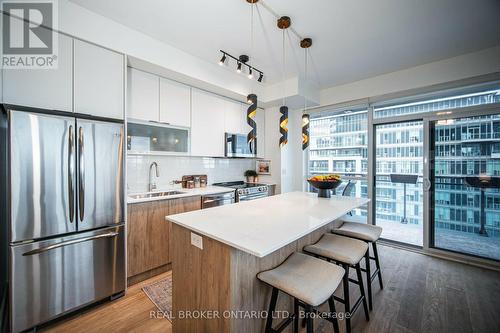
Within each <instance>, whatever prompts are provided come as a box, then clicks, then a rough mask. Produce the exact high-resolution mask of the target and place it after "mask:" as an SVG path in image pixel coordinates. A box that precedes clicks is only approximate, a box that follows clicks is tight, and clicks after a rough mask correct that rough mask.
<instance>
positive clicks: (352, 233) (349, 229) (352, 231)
mask: <svg viewBox="0 0 500 333" xmlns="http://www.w3.org/2000/svg"><path fill="white" fill-rule="evenodd" d="M332 232H333V233H335V234H337V235H342V236H346V237H351V238H355V239H359V240H362V241H364V242H366V243H367V244H368V251H367V255H366V257H365V266H366V267H365V268H364V269H363V268H362V269H361V270H362V271H363V272H366V280H367V283H366V285H367V287H368V304H369V306H370V310H372V309H373V302H372V283H373V281H374V280H375V278H376V277H377V276H378V282H379V284H380V289H384V285H383V283H382V271H381V270H380V262H379V257H378V251H377V240H378V239H379V238H380V235H381V234H382V228H381V227H379V226H376V225H372V224H366V223H358V222H344V223H343V224H342V225H341V226H340V227H339V228H337V229H333V230H332ZM370 244H371V245H372V248H373V257H371V256H370V246H369V245H370ZM370 259H371V260H374V261H375V271H374V272H373V273H371V268H370Z"/></svg>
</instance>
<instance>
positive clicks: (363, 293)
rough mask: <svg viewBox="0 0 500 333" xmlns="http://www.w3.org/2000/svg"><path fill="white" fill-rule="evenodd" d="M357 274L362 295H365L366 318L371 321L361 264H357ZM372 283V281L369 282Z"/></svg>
mask: <svg viewBox="0 0 500 333" xmlns="http://www.w3.org/2000/svg"><path fill="white" fill-rule="evenodd" d="M356 274H357V276H358V284H359V292H360V293H361V297H363V308H364V309H365V318H366V321H370V315H369V314H368V306H367V305H366V295H365V286H364V284H363V274H361V266H360V265H359V262H358V264H357V265H356ZM368 285H370V282H368Z"/></svg>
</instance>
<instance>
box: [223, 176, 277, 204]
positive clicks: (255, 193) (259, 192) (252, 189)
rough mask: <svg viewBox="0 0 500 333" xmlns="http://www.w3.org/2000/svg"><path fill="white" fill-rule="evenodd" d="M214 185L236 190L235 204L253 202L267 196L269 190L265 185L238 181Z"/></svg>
mask: <svg viewBox="0 0 500 333" xmlns="http://www.w3.org/2000/svg"><path fill="white" fill-rule="evenodd" d="M214 185H215V186H223V187H230V188H234V189H235V190H236V202H239V201H248V200H255V199H259V198H263V197H267V196H268V195H269V188H268V186H267V185H266V184H259V183H245V182H243V181H238V182H225V183H216V184H214Z"/></svg>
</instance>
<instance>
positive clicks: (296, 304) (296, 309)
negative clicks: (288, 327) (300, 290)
mask: <svg viewBox="0 0 500 333" xmlns="http://www.w3.org/2000/svg"><path fill="white" fill-rule="evenodd" d="M293 312H294V317H293V333H299V300H298V299H296V298H294V299H293Z"/></svg>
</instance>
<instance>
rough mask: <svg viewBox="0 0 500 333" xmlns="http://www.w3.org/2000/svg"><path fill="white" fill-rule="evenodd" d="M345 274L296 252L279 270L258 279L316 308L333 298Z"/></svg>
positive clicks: (333, 266) (266, 272) (262, 273)
mask: <svg viewBox="0 0 500 333" xmlns="http://www.w3.org/2000/svg"><path fill="white" fill-rule="evenodd" d="M344 272H345V271H344V269H342V267H339V266H337V265H333V264H330V263H327V262H325V261H324V260H321V259H317V258H313V257H311V256H308V255H306V254H303V253H298V252H297V253H294V254H292V255H291V256H290V257H288V259H287V260H286V261H285V262H283V263H282V264H281V265H279V266H278V267H276V268H274V269H271V270H269V271H264V272H261V273H259V274H258V275H257V277H258V278H259V279H260V280H261V281H263V282H265V283H267V284H269V285H271V286H273V287H276V288H278V289H279V290H281V291H283V292H285V293H287V294H288V295H290V296H292V297H295V298H298V299H300V300H301V301H304V302H305V303H307V304H309V305H312V306H318V305H321V304H323V303H324V302H326V301H327V300H328V298H329V297H330V296H332V295H333V293H334V292H335V289H337V287H338V286H339V284H340V283H341V282H342V277H343V276H344Z"/></svg>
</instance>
